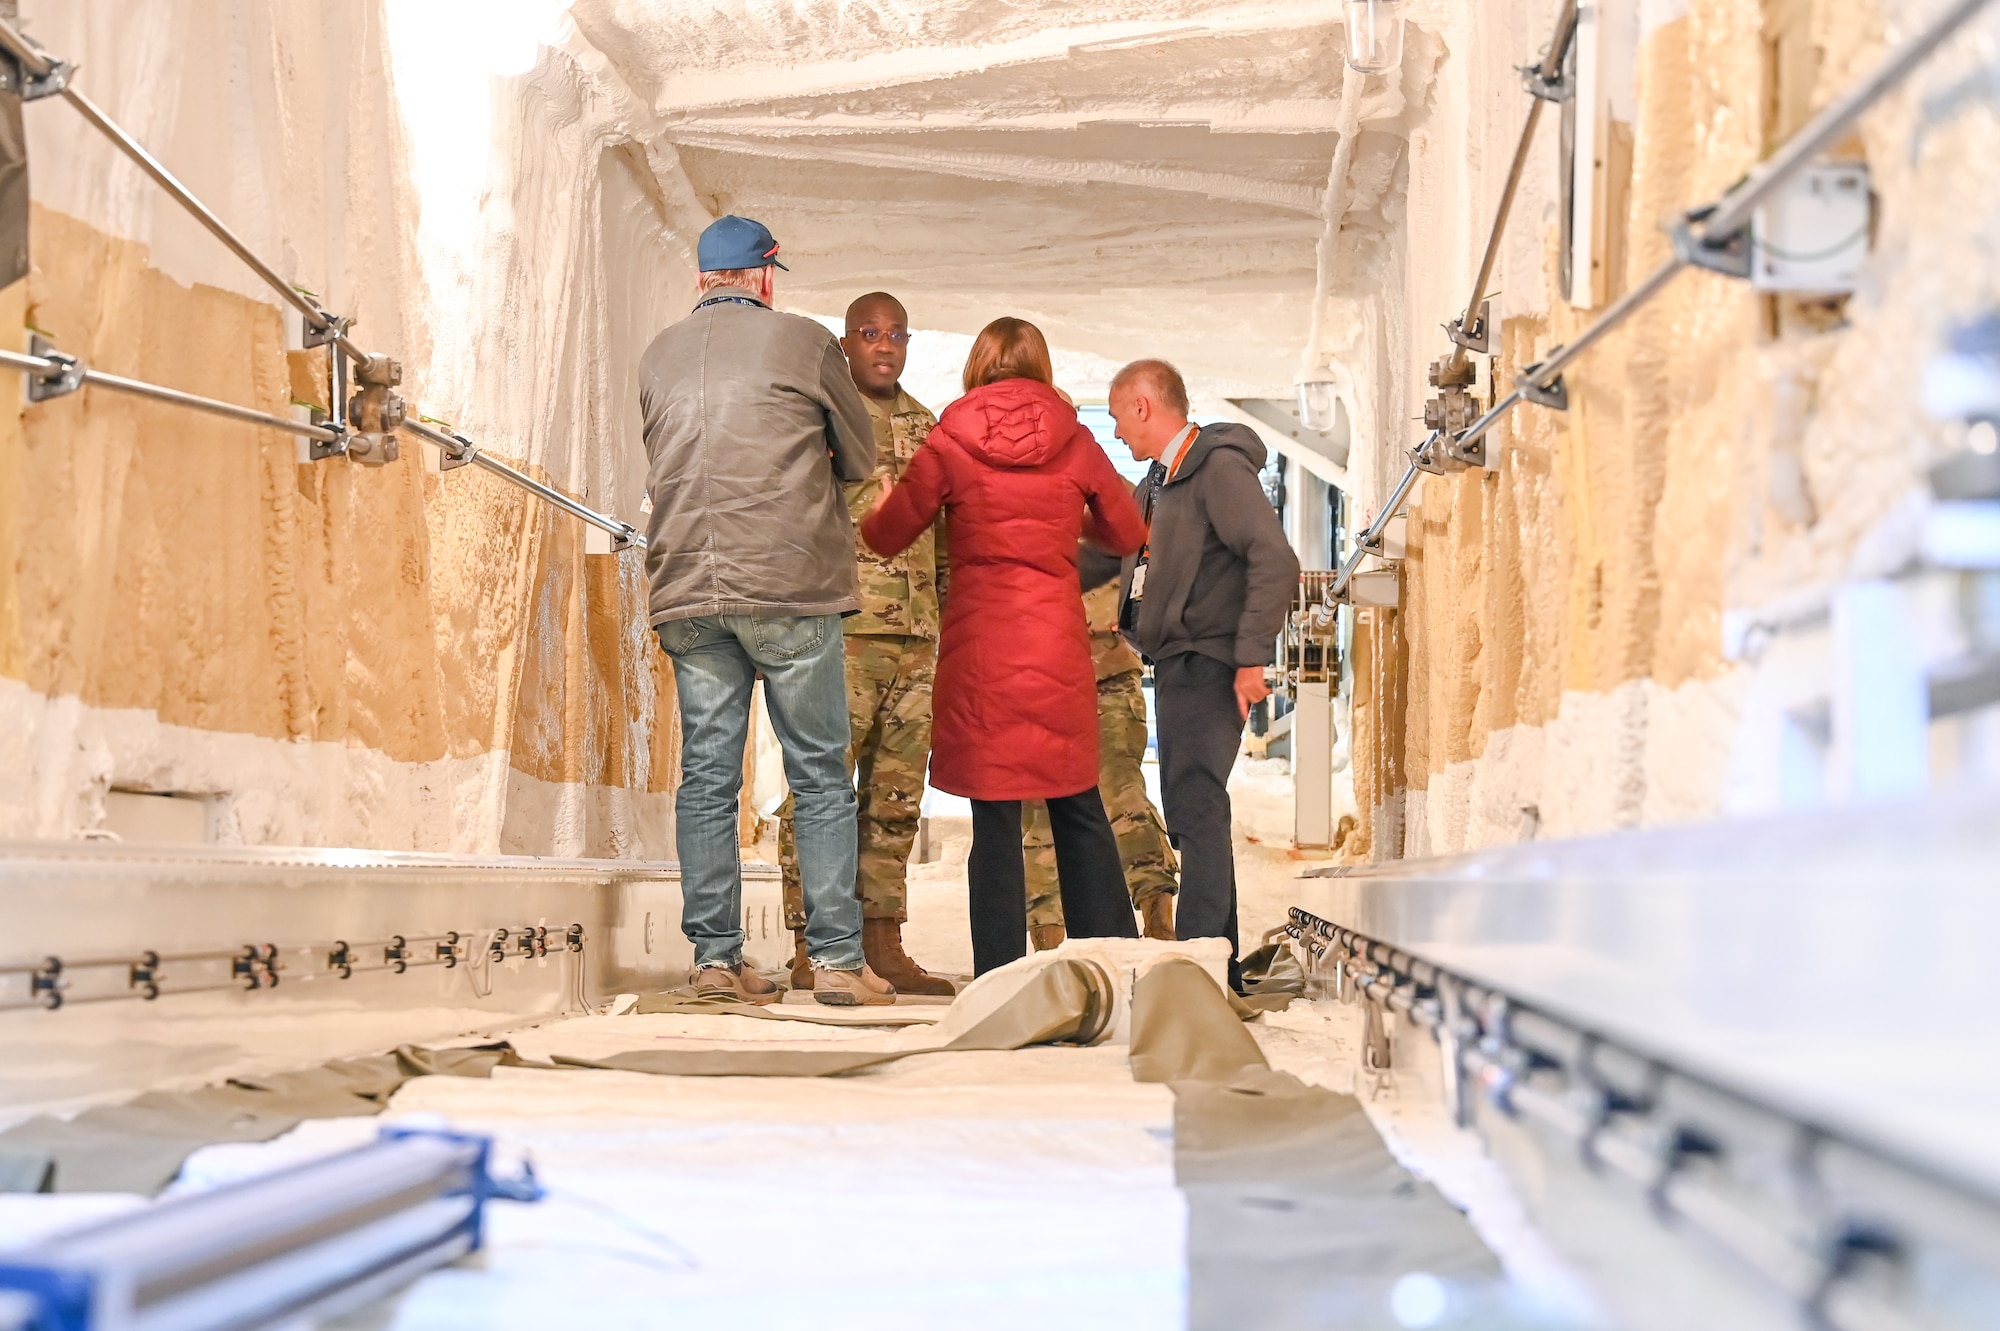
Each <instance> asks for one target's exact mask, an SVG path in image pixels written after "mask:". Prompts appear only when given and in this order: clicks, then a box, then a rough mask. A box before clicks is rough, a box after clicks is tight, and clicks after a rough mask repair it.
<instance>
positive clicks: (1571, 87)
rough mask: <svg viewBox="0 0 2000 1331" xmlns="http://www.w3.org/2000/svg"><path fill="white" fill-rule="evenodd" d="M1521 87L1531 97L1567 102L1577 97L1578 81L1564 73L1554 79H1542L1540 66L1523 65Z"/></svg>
mask: <svg viewBox="0 0 2000 1331" xmlns="http://www.w3.org/2000/svg"><path fill="white" fill-rule="evenodd" d="M1518 68H1519V69H1520V71H1521V86H1522V87H1523V88H1526V89H1527V90H1528V95H1529V96H1530V97H1539V98H1541V99H1542V100H1543V101H1545V102H1566V101H1568V100H1569V99H1570V98H1572V97H1574V96H1576V79H1575V78H1574V77H1573V76H1572V75H1570V74H1569V73H1567V72H1564V73H1562V74H1560V75H1558V76H1556V77H1555V78H1553V79H1545V78H1543V77H1542V67H1541V66H1540V65H1521V66H1518Z"/></svg>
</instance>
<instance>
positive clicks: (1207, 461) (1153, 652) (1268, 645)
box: [1119, 422, 1299, 667]
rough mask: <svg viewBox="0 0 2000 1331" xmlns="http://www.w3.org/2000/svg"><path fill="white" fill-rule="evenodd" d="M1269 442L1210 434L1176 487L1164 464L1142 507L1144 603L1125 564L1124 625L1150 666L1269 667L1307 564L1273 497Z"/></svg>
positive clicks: (1142, 492)
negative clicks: (1181, 661)
mask: <svg viewBox="0 0 2000 1331" xmlns="http://www.w3.org/2000/svg"><path fill="white" fill-rule="evenodd" d="M1264 457H1265V453H1264V442H1263V440H1261V439H1259V438H1258V437H1257V434H1256V432H1255V431H1253V430H1251V429H1249V428H1248V427H1246V426H1242V425H1237V424H1235V423H1234V422H1223V423H1220V424H1216V425H1204V426H1202V427H1201V432H1200V433H1198V434H1197V435H1195V437H1194V442H1193V443H1191V444H1189V445H1188V452H1187V457H1186V459H1184V460H1183V461H1182V463H1181V466H1180V470H1179V471H1178V472H1176V473H1175V474H1174V476H1173V478H1172V479H1171V480H1169V479H1168V478H1167V469H1166V468H1165V467H1164V466H1162V465H1161V464H1160V463H1157V462H1155V463H1154V464H1153V469H1152V471H1151V472H1150V473H1148V475H1147V477H1146V479H1145V480H1143V481H1141V482H1139V485H1138V488H1137V490H1136V491H1135V495H1134V497H1135V498H1137V499H1138V501H1139V509H1140V511H1141V512H1142V513H1144V514H1145V515H1146V521H1147V524H1148V528H1149V535H1148V538H1147V542H1146V549H1147V565H1148V567H1147V569H1146V589H1145V595H1144V597H1142V598H1141V599H1140V600H1138V601H1136V602H1135V601H1133V600H1132V599H1131V593H1132V566H1133V564H1134V562H1135V560H1133V559H1129V558H1128V559H1127V560H1125V569H1124V583H1123V593H1122V594H1123V597H1124V603H1123V605H1122V606H1121V607H1120V615H1119V621H1120V623H1121V624H1122V625H1124V627H1125V630H1126V634H1127V636H1128V637H1130V638H1131V640H1132V641H1133V642H1134V643H1136V644H1137V645H1138V647H1139V650H1140V651H1142V652H1144V653H1145V654H1146V657H1147V659H1149V660H1153V661H1163V660H1165V659H1166V658H1168V657H1170V656H1178V655H1180V654H1181V653H1183V652H1199V653H1201V654H1202V655H1203V656H1207V657H1211V658H1213V659H1214V660H1217V661H1220V662H1222V663H1223V664H1224V665H1229V666H1237V667H1242V666H1254V665H1264V664H1267V663H1268V662H1269V661H1270V659H1271V653H1272V649H1273V648H1274V647H1275V646H1276V644H1277V638H1278V631H1279V630H1280V629H1282V628H1283V627H1284V626H1285V618H1286V616H1287V615H1289V614H1290V613H1291V608H1292V598H1293V597H1294V596H1295V595H1296V594H1297V593H1298V587H1299V560H1298V556H1297V555H1295V554H1293V553H1292V547H1291V545H1290V544H1289V543H1288V542H1287V541H1286V540H1285V529H1284V526H1283V524H1281V523H1280V522H1279V521H1278V515H1277V513H1276V511H1275V510H1273V509H1272V507H1271V500H1270V498H1269V497H1268V496H1267V495H1265V493H1264V483H1263V482H1262V481H1261V480H1259V479H1258V472H1259V471H1260V470H1262V468H1263V466H1264Z"/></svg>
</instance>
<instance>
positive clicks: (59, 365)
mask: <svg viewBox="0 0 2000 1331" xmlns="http://www.w3.org/2000/svg"><path fill="white" fill-rule="evenodd" d="M28 354H29V355H30V356H40V357H41V358H42V359H43V360H46V361H54V362H55V364H56V368H55V369H53V370H41V371H36V370H30V371H28V401H30V402H48V401H50V400H52V399H54V398H59V397H68V396H69V395H70V394H71V393H74V392H75V391H76V390H77V389H79V388H81V387H83V376H84V371H85V366H84V363H83V361H82V360H81V359H79V358H78V357H75V356H66V355H64V354H63V353H62V352H60V351H57V350H56V349H55V344H54V343H52V342H50V341H49V340H48V339H47V338H45V337H43V336H42V335H41V334H40V333H35V334H33V335H32V336H30V337H29V339H28Z"/></svg>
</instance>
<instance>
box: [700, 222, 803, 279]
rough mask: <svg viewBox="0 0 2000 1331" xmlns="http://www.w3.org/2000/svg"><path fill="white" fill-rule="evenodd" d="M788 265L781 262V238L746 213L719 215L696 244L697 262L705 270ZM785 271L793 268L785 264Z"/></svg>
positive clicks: (712, 271) (715, 271)
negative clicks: (779, 245)
mask: <svg viewBox="0 0 2000 1331" xmlns="http://www.w3.org/2000/svg"><path fill="white" fill-rule="evenodd" d="M766 265H770V266H772V267H775V268H785V265H783V264H781V263H779V262H778V241H777V238H776V237H774V236H773V235H772V234H771V228H769V227H767V226H765V225H764V224H763V223H762V222H753V221H751V220H750V219H749V218H747V217H737V216H735V215H734V214H732V215H730V216H728V217H718V218H716V219H715V220H714V221H713V222H710V223H709V224H708V227H707V229H706V230H704V231H703V232H702V233H701V241H700V243H698V244H697V245H696V246H695V266H696V267H698V268H700V269H701V271H702V272H704V273H718V272H722V271H724V270H726V269H731V268H762V267H765V266H766ZM785 271H786V272H788V273H789V272H791V271H792V270H791V269H789V268H785Z"/></svg>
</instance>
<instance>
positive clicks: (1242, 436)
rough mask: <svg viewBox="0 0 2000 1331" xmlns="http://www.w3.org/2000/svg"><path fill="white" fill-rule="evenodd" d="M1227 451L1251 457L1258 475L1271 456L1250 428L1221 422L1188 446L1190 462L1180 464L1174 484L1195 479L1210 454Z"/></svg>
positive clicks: (1229, 422) (1205, 430) (1252, 465)
mask: <svg viewBox="0 0 2000 1331" xmlns="http://www.w3.org/2000/svg"><path fill="white" fill-rule="evenodd" d="M1225 448H1233V449H1235V450H1236V451H1237V452H1239V453H1241V454H1243V455H1244V456H1246V457H1248V458H1249V459H1250V466H1251V469H1252V470H1255V471H1262V470H1264V463H1265V461H1266V460H1267V459H1268V458H1269V457H1270V456H1271V454H1270V450H1269V449H1267V448H1265V447H1264V441H1263V440H1262V439H1259V438H1258V437H1257V432H1256V431H1255V430H1253V429H1251V428H1250V427H1249V426H1247V425H1238V424H1237V423H1236V422H1235V421H1220V422H1218V423H1216V424H1214V425H1204V426H1202V427H1201V432H1200V433H1199V434H1197V435H1195V437H1194V442H1193V443H1191V444H1189V445H1188V455H1187V461H1186V462H1183V463H1182V464H1181V467H1180V470H1179V471H1178V472H1177V473H1176V474H1175V476H1174V480H1176V481H1184V480H1186V479H1187V478H1188V477H1190V476H1192V475H1194V473H1195V472H1197V471H1200V470H1201V464H1202V463H1203V462H1206V461H1207V460H1208V455H1209V454H1211V453H1214V452H1216V451H1218V450H1220V449H1225Z"/></svg>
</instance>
